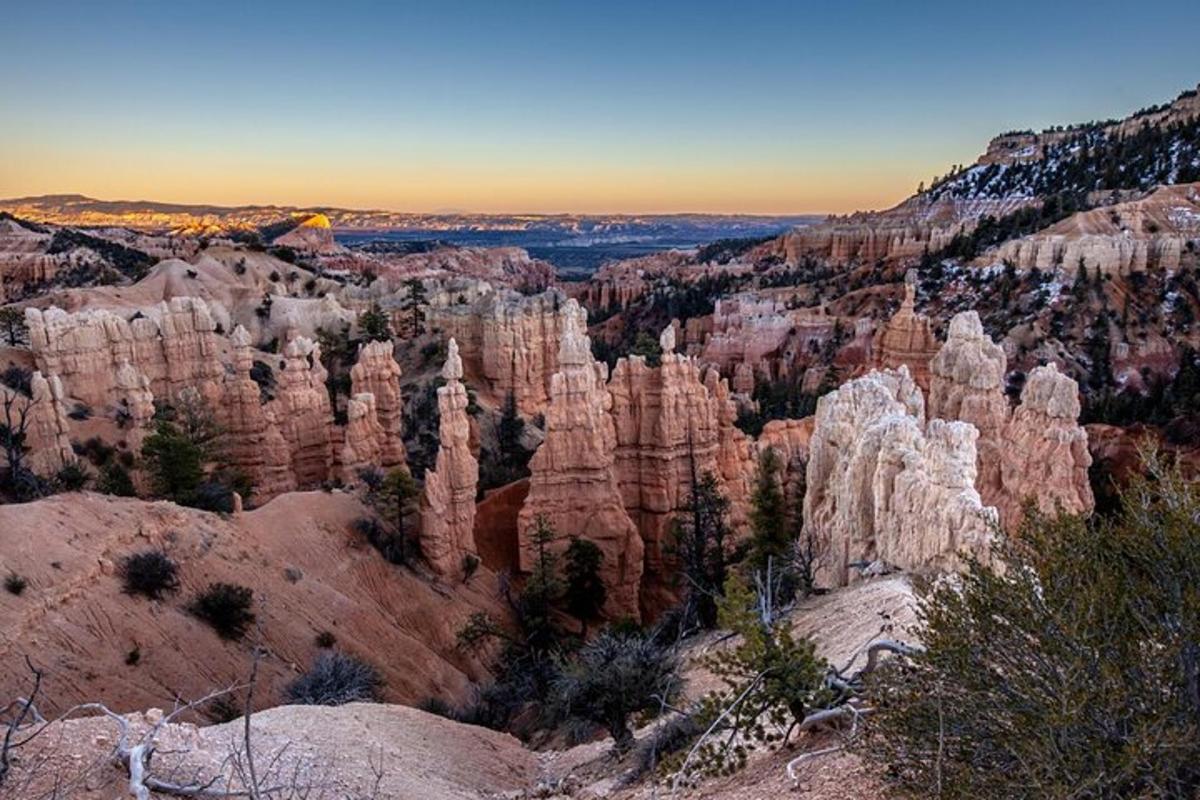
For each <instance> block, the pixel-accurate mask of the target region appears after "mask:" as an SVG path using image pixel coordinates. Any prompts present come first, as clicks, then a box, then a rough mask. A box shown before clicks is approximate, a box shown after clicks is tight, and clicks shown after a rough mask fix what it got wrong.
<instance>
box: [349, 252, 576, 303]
mask: <svg viewBox="0 0 1200 800" xmlns="http://www.w3.org/2000/svg"><path fill="white" fill-rule="evenodd" d="M373 268H374V270H375V272H376V273H377V274H378V275H379V276H380V277H381V278H387V279H390V280H393V281H396V280H405V279H410V278H418V279H446V278H476V279H479V280H483V281H486V282H488V283H490V284H491V285H493V286H506V287H510V288H513V289H520V290H523V291H535V292H536V291H542V290H545V289H547V288H549V287H551V286H553V285H554V280H555V272H554V265H553V264H551V263H549V262H548V261H542V260H541V259H537V258H531V257H530V256H529V253H528V252H526V251H525V250H523V249H521V248H519V247H455V246H450V247H439V248H437V249H435V250H431V251H430V252H428V253H410V254H408V255H403V256H383V257H376V259H375V263H374V264H373Z"/></svg>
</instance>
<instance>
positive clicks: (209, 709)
mask: <svg viewBox="0 0 1200 800" xmlns="http://www.w3.org/2000/svg"><path fill="white" fill-rule="evenodd" d="M204 716H206V717H208V718H209V719H210V720H212V722H213V723H215V724H217V725H221V724H223V723H225V722H233V721H234V720H235V719H238V718H239V717H241V716H242V707H241V706H239V705H238V702H237V700H235V699H234V698H232V697H230V696H229V695H221V696H220V697H214V698H213V699H212V700H210V701H208V705H206V706H205V707H204Z"/></svg>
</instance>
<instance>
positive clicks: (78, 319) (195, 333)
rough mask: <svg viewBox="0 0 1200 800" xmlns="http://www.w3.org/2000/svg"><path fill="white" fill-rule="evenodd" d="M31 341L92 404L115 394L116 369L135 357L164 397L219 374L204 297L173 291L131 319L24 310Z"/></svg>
mask: <svg viewBox="0 0 1200 800" xmlns="http://www.w3.org/2000/svg"><path fill="white" fill-rule="evenodd" d="M25 321H26V324H27V326H28V328H29V340H30V346H31V348H32V350H33V354H34V358H35V360H36V363H37V365H38V369H40V370H41V371H42V372H43V373H45V374H54V375H58V376H59V377H60V378H61V379H62V381H63V383H64V385H65V386H66V387H67V390H68V391H69V393H70V395H71V396H72V397H75V398H77V399H79V400H82V401H83V402H85V403H88V404H90V405H95V406H113V405H116V404H117V403H119V402H120V399H121V396H120V392H119V390H118V387H117V380H116V376H117V370H118V368H119V367H120V365H121V364H122V363H123V362H126V361H127V362H129V363H130V364H132V365H133V366H134V367H135V368H136V369H137V370H138V372H140V373H141V374H142V375H144V376H145V377H146V378H147V379H148V380H149V382H150V389H151V391H152V392H153V394H154V396H155V397H159V398H162V399H164V400H167V401H168V402H169V401H171V400H173V399H174V398H175V397H176V395H177V394H178V392H179V391H180V390H182V389H185V388H194V389H196V390H197V391H199V392H200V393H201V394H202V395H208V394H209V393H210V391H209V390H210V389H211V386H212V385H213V384H214V383H218V382H219V381H220V380H221V378H222V376H223V369H222V367H221V363H220V360H219V359H220V351H221V341H220V338H221V337H220V336H219V335H218V334H217V332H216V324H215V323H214V321H213V318H212V315H211V314H210V313H209V310H208V306H207V304H206V303H205V302H204V301H203V300H200V299H198V298H194V297H175V298H172V299H171V300H170V301H169V302H163V303H160V304H159V305H158V306H155V307H153V308H150V309H147V312H146V313H145V314H139V315H136V316H134V317H133V318H132V319H129V320H127V319H125V318H124V317H122V316H120V315H118V314H114V313H112V312H110V311H103V310H94V311H84V312H80V313H78V314H68V313H67V312H65V311H63V310H61V309H58V308H53V307H52V308H49V309H46V310H45V311H41V310H39V309H35V308H30V309H26V311H25Z"/></svg>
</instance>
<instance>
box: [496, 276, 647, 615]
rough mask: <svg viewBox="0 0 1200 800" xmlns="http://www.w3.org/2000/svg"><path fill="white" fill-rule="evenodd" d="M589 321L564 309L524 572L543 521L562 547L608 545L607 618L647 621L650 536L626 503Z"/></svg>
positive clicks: (574, 309) (536, 459) (523, 523)
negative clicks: (579, 542)
mask: <svg viewBox="0 0 1200 800" xmlns="http://www.w3.org/2000/svg"><path fill="white" fill-rule="evenodd" d="M583 318H584V314H583V311H582V309H580V308H579V306H578V305H577V304H576V302H575V301H574V300H569V301H567V302H566V303H565V304H564V306H563V310H562V314H561V319H562V322H563V328H562V331H561V334H560V337H559V348H558V357H557V363H558V371H557V372H556V373H554V376H553V378H552V380H551V385H550V402H549V405H548V406H547V409H546V438H545V440H544V441H543V442H542V444H541V446H540V447H538V449H537V452H536V453H534V455H533V459H532V460H531V461H530V463H529V468H530V471H531V473H532V475H531V478H530V483H529V495H528V496H527V497H526V498H525V504H524V506H523V507H522V508H521V514H520V516H519V520H518V525H519V538H520V550H521V552H520V560H521V567H522V569H523V570H525V571H528V570H530V569H531V568H532V567H533V563H534V559H535V556H536V550H535V547H534V544H533V542H532V540H531V536H530V534H531V533H532V531H533V529H534V526H535V524H536V521H537V519H538V518H539V517H543V518H545V520H546V522H548V523H549V524H550V525H551V526H552V527H553V528H554V530H555V531H556V533H557V534H558V536H559V539H560V542H559V544H560V545H562V544H565V540H566V537H568V536H579V537H580V538H583V539H586V540H589V541H591V542H594V543H595V544H596V545H597V546H598V547H599V548H600V551H601V553H602V554H603V556H604V561H603V564H602V565H601V572H602V577H603V580H604V583H605V586H606V587H607V589H608V600H607V603H606V606H605V613H606V615H607V616H608V617H609V618H611V619H619V618H621V617H626V616H628V617H632V618H634V619H639V618H640V617H641V612H640V609H639V603H638V589H639V585H640V582H641V577H642V569H643V546H642V538H641V536H640V535H639V534H638V529H637V526H636V525H634V523H633V521H632V520H631V519H630V518H629V514H628V513H627V512H626V511H625V506H624V503H623V502H622V498H621V490H620V486H619V485H618V483H617V478H616V472H615V469H614V461H615V456H614V451H615V449H616V445H617V437H616V430H615V427H614V425H613V418H612V416H611V414H610V411H611V409H612V404H613V400H612V395H611V394H609V391H608V389H607V388H606V387H605V379H606V378H607V377H608V376H607V369H606V368H605V366H604V364H602V363H599V362H597V361H595V360H594V359H593V358H592V352H591V342H590V341H589V339H588V337H587V336H586V335H585V334H584V332H583Z"/></svg>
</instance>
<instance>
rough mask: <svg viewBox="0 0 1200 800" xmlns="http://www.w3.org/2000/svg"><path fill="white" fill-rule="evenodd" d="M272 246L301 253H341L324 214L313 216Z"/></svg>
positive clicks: (279, 238) (277, 239) (276, 240)
mask: <svg viewBox="0 0 1200 800" xmlns="http://www.w3.org/2000/svg"><path fill="white" fill-rule="evenodd" d="M273 244H275V245H278V246H280V247H290V248H292V249H293V250H299V251H300V252H302V253H314V254H317V255H334V254H337V253H340V252H342V251H343V249H344V248H342V246H341V245H339V244H338V243H337V242H336V241H334V238H333V226H332V225H331V224H330V222H329V217H327V216H325V215H324V214H313V215H312V216H311V217H308V218H307V219H305V220H304V221H303V222H301V223H300V224H299V225H297V226H296V227H295V228H292V229H291V230H290V231H288V232H287V233H285V234H283V235H282V236H279V237H278V238H276V239H275V241H274V242H273Z"/></svg>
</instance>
